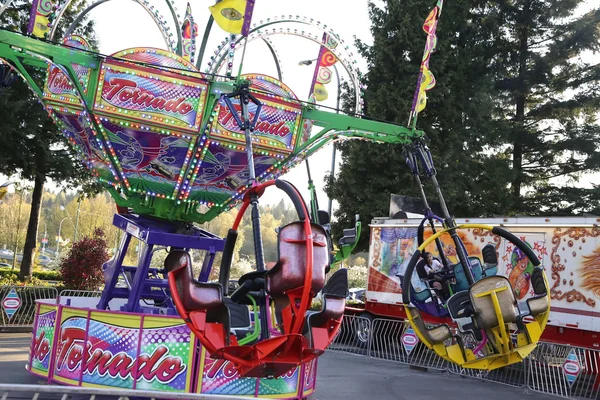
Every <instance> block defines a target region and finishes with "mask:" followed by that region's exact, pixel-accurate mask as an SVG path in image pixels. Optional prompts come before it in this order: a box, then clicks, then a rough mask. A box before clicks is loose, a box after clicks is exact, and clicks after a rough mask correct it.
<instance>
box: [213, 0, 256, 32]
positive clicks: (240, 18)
mask: <svg viewBox="0 0 600 400" xmlns="http://www.w3.org/2000/svg"><path fill="white" fill-rule="evenodd" d="M247 3H248V0H222V1H220V2H218V3H217V4H215V5H214V6H211V7H208V9H209V10H210V13H211V14H212V16H213V18H214V19H215V22H216V23H217V25H219V26H220V27H221V29H223V30H224V31H226V32H229V33H235V34H239V33H242V27H243V26H244V14H245V13H246V6H247V5H248V4H247Z"/></svg>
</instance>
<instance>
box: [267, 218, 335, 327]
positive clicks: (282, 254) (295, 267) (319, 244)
mask: <svg viewBox="0 0 600 400" xmlns="http://www.w3.org/2000/svg"><path fill="white" fill-rule="evenodd" d="M311 227H312V236H313V268H312V284H311V293H310V296H311V298H314V297H315V295H316V294H317V293H318V292H319V291H320V290H321V289H323V286H324V285H325V270H326V268H327V267H328V266H329V260H330V258H329V253H328V251H329V250H328V247H327V236H326V234H325V229H323V227H322V226H321V225H317V224H314V223H313V224H311ZM278 245H279V246H278V247H279V248H278V250H279V261H278V262H277V264H275V266H274V267H273V268H272V269H270V270H269V272H268V273H267V274H266V291H267V293H268V294H269V296H271V297H272V298H273V299H274V300H275V310H276V315H277V318H278V320H279V322H280V323H282V324H283V326H284V328H285V329H284V333H289V329H290V328H291V327H292V320H294V319H296V318H302V319H304V315H296V312H297V311H299V310H298V308H297V307H296V303H297V302H299V301H300V299H301V298H302V290H303V289H304V283H305V276H306V264H307V260H306V236H305V234H304V222H301V221H296V222H292V223H290V224H288V225H286V226H284V227H283V228H281V230H280V231H279V238H278ZM295 311H296V312H295Z"/></svg>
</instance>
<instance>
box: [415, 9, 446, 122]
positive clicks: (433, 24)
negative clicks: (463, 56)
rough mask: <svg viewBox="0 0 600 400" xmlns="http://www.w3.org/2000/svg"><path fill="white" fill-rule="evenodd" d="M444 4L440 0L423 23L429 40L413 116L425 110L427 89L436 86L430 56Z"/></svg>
mask: <svg viewBox="0 0 600 400" xmlns="http://www.w3.org/2000/svg"><path fill="white" fill-rule="evenodd" d="M443 5H444V0H438V2H437V4H436V6H435V7H434V8H433V10H431V11H430V12H429V15H428V16H427V18H426V19H425V23H424V24H423V30H424V31H425V33H427V41H426V42H425V51H424V52H423V59H422V60H421V70H420V72H419V78H418V79H417V88H416V90H415V95H414V98H413V104H412V109H411V118H413V117H416V115H417V114H418V113H420V112H421V111H423V109H424V108H425V106H426V105H427V91H429V90H431V89H432V88H433V87H434V86H435V77H434V76H433V73H432V72H431V71H430V70H429V58H430V56H431V53H433V52H435V49H436V46H437V36H436V29H437V24H438V20H439V18H440V14H441V13H442V7H443Z"/></svg>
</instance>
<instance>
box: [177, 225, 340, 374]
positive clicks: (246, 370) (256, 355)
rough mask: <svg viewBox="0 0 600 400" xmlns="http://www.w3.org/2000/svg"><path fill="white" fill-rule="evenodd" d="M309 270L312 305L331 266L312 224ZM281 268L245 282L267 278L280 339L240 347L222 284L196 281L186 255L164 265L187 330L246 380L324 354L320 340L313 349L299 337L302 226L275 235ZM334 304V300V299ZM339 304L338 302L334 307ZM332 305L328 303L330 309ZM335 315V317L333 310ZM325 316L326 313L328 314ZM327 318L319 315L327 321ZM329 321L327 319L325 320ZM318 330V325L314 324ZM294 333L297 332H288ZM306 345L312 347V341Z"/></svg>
mask: <svg viewBox="0 0 600 400" xmlns="http://www.w3.org/2000/svg"><path fill="white" fill-rule="evenodd" d="M312 233H313V237H312V240H313V268H312V280H311V282H312V284H311V292H310V299H312V298H314V296H315V295H316V294H317V293H318V292H319V291H320V290H321V289H322V288H323V286H324V284H325V269H326V268H327V267H328V265H329V254H328V246H327V239H326V235H325V231H324V229H323V228H322V227H321V226H320V225H316V224H312ZM279 256H280V259H279V262H278V263H277V264H276V265H275V266H274V267H273V268H272V269H271V270H269V271H265V272H262V273H251V274H248V275H252V276H251V277H249V279H254V278H261V277H264V278H265V283H264V285H265V290H266V292H267V293H268V294H269V296H271V297H272V298H273V299H274V302H275V308H276V310H277V311H278V315H280V316H281V318H279V319H280V321H283V326H284V329H283V335H281V336H276V337H271V338H269V339H266V340H262V341H260V342H258V343H256V344H253V345H246V346H238V344H237V339H236V338H235V336H233V335H231V334H230V332H229V329H230V323H229V310H228V309H227V307H226V306H225V304H224V302H223V293H222V288H221V285H220V284H217V283H201V282H197V281H196V280H194V278H193V276H192V273H191V260H190V256H189V254H188V253H187V252H184V251H173V252H171V253H170V254H169V256H168V257H167V259H166V260H165V268H166V269H167V270H168V271H170V272H169V284H170V286H171V288H172V289H173V288H175V290H172V291H174V292H175V293H172V295H173V300H174V302H175V305H176V308H177V310H178V311H179V313H180V314H181V316H182V317H183V318H184V320H185V321H186V323H187V324H188V326H189V327H190V329H191V330H192V331H193V332H194V334H195V335H196V336H197V337H198V339H199V340H200V342H201V343H202V344H203V345H204V346H205V347H206V349H207V351H208V353H209V354H210V357H211V358H223V359H227V360H230V361H232V362H233V363H234V364H235V365H236V368H237V370H238V372H239V373H240V374H241V375H242V376H245V377H264V376H273V377H277V376H280V375H283V374H284V373H286V372H287V371H289V370H290V369H292V368H295V367H297V366H298V365H300V364H302V363H306V362H308V361H310V360H312V359H314V358H315V357H317V356H319V355H321V354H323V350H324V348H325V347H326V344H328V343H329V341H324V340H319V341H318V342H319V346H318V348H312V346H311V345H310V344H309V342H308V340H307V339H306V338H305V337H304V336H303V335H302V334H301V333H302V325H303V323H304V319H305V315H304V314H305V312H306V308H305V306H303V305H302V304H300V303H301V299H302V294H303V288H304V286H305V279H306V278H305V277H306V272H307V269H306V265H307V260H306V235H305V233H304V222H293V223H291V224H288V225H286V226H285V227H283V228H282V229H281V230H280V232H279ZM336 300H337V299H336ZM338 303H339V301H338ZM334 304H336V301H335V300H333V299H332V301H331V303H330V305H334ZM335 308H336V311H335V312H334V314H335V316H337V314H338V312H337V308H339V307H335ZM326 311H328V312H329V311H330V308H327V309H326ZM326 315H328V314H323V317H325V316H326ZM325 321H330V318H325ZM315 325H319V326H320V324H315ZM293 327H296V329H292V328H293ZM310 338H311V339H310V341H311V342H313V341H314V340H313V339H312V335H311V336H310Z"/></svg>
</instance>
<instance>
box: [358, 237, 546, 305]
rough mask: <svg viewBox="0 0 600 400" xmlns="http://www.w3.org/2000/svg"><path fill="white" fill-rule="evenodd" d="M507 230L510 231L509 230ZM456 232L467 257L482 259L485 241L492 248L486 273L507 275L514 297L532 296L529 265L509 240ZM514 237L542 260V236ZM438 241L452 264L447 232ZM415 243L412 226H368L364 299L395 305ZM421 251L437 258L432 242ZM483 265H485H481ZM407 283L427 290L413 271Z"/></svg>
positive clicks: (452, 248) (452, 247)
mask: <svg viewBox="0 0 600 400" xmlns="http://www.w3.org/2000/svg"><path fill="white" fill-rule="evenodd" d="M511 232H513V230H512V229H511ZM457 234H458V236H459V237H460V239H461V240H462V242H463V244H464V245H465V247H466V250H467V253H468V254H469V256H473V257H478V258H479V260H480V261H483V255H482V249H483V248H484V247H485V246H486V245H488V244H491V245H493V246H494V247H495V248H496V252H497V255H498V264H499V265H497V266H494V267H493V268H492V269H489V270H487V274H488V275H496V274H498V275H503V276H506V277H508V278H509V280H510V281H511V285H512V286H513V289H514V292H515V295H516V297H517V299H524V298H528V295H527V293H529V295H533V288H532V287H531V285H530V282H529V280H530V277H531V271H532V270H533V265H532V264H531V263H530V262H528V261H527V259H526V258H525V257H524V255H523V254H522V253H521V251H520V250H518V249H515V246H514V245H513V244H512V243H509V242H507V241H506V240H503V239H501V238H500V237H499V236H496V235H494V234H492V233H491V232H490V231H488V230H484V229H479V228H477V229H461V230H458V231H457ZM515 234H517V233H516V232H515ZM431 235H432V232H431V229H429V228H426V229H425V232H424V238H425V239H427V238H429V237H430V236H431ZM517 236H519V237H521V239H522V240H524V241H525V242H526V243H528V244H529V246H530V247H532V248H533V250H534V253H535V254H536V255H537V256H538V257H539V258H540V260H542V263H544V258H543V256H544V252H545V251H546V250H545V239H544V236H543V235H540V234H538V233H535V232H527V233H522V234H518V235H517ZM440 242H441V245H442V247H443V249H444V254H445V255H446V257H447V258H448V260H449V261H450V262H451V263H453V264H457V263H459V260H458V255H457V251H456V246H455V244H454V241H453V240H452V238H451V237H450V235H442V236H441V237H440ZM417 245H418V242H417V228H416V227H372V228H371V246H370V252H369V280H368V284H367V290H368V293H367V298H368V299H369V300H376V301H378V302H381V303H387V304H397V303H398V302H401V301H402V299H401V294H402V287H401V281H402V279H403V278H404V273H405V270H406V267H407V266H408V263H409V261H410V258H411V257H412V255H413V254H414V252H415V251H416V249H417ZM425 251H428V252H431V253H432V254H433V255H434V257H439V253H438V249H437V246H436V243H435V242H432V243H430V244H429V246H427V248H426V249H425ZM483 268H486V266H485V265H484V266H483ZM483 272H484V271H483V270H482V269H479V270H477V269H476V270H474V273H475V274H479V276H481V275H482V274H483ZM461 279H462V280H466V278H461V277H460V276H459V275H457V281H460V280H461ZM411 282H412V284H413V287H414V289H415V291H416V292H421V291H423V290H427V288H426V287H425V285H424V284H423V282H422V281H421V280H420V279H419V277H418V275H417V274H416V273H413V275H412V280H411ZM458 284H460V282H458ZM467 285H468V284H467Z"/></svg>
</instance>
